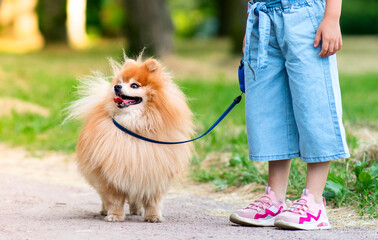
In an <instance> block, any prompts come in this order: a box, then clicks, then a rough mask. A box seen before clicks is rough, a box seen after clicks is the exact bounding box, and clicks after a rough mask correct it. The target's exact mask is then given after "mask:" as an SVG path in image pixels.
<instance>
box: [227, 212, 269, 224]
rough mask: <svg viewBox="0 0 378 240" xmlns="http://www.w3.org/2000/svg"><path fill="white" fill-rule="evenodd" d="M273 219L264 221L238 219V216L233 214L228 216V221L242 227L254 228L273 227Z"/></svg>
mask: <svg viewBox="0 0 378 240" xmlns="http://www.w3.org/2000/svg"><path fill="white" fill-rule="evenodd" d="M274 219H275V218H274V217H272V218H270V219H267V220H264V219H250V218H244V217H240V216H239V215H237V214H235V213H233V214H231V216H230V221H231V222H233V223H236V224H239V225H243V226H255V227H273V226H274Z"/></svg>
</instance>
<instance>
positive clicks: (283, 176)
mask: <svg viewBox="0 0 378 240" xmlns="http://www.w3.org/2000/svg"><path fill="white" fill-rule="evenodd" d="M290 164H291V159H286V160H279V161H270V162H269V177H268V186H270V187H271V189H272V191H274V192H275V194H276V197H277V199H278V200H279V201H285V195H286V189H287V184H288V181H289V172H290Z"/></svg>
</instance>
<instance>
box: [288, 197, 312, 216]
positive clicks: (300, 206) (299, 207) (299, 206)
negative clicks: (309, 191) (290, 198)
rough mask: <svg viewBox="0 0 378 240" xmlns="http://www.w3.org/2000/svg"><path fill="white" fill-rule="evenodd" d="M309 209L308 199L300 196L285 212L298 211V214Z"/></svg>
mask: <svg viewBox="0 0 378 240" xmlns="http://www.w3.org/2000/svg"><path fill="white" fill-rule="evenodd" d="M308 209H309V207H308V205H307V200H306V199H303V198H300V199H298V200H295V201H294V202H293V204H292V205H291V206H290V207H289V208H288V209H286V210H284V212H292V213H298V214H304V213H305V212H307V211H308Z"/></svg>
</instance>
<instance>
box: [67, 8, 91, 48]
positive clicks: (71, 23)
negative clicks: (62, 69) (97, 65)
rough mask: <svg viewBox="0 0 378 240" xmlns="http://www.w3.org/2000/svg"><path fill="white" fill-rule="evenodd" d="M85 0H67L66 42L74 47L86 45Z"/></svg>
mask: <svg viewBox="0 0 378 240" xmlns="http://www.w3.org/2000/svg"><path fill="white" fill-rule="evenodd" d="M86 6H87V0H67V36H68V44H69V45H70V47H72V48H75V49H82V48H85V47H86V46H87V45H88V37H87V33H86V31H85V23H86V14H85V13H86Z"/></svg>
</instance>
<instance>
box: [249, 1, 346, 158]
mask: <svg viewBox="0 0 378 240" xmlns="http://www.w3.org/2000/svg"><path fill="white" fill-rule="evenodd" d="M324 11H325V2H324V0H267V1H264V0H254V1H253V2H249V7H248V13H249V15H248V20H247V28H246V40H245V48H244V65H245V81H246V82H245V84H246V91H245V95H246V122H247V134H248V144H249V150H250V159H252V160H256V161H272V160H282V159H289V158H297V157H300V158H301V159H302V161H304V162H308V163H312V162H323V161H330V160H333V159H339V158H347V157H349V156H350V155H349V150H348V146H347V144H346V138H345V130H344V126H343V123H342V119H341V118H342V117H341V116H342V109H341V95H340V86H339V80H338V72H337V62H336V56H335V55H332V56H329V57H326V58H324V57H319V56H318V54H319V53H320V51H321V46H318V47H317V48H314V38H315V34H316V30H317V28H318V26H319V24H320V22H321V21H322V19H323V15H324Z"/></svg>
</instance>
